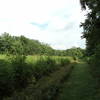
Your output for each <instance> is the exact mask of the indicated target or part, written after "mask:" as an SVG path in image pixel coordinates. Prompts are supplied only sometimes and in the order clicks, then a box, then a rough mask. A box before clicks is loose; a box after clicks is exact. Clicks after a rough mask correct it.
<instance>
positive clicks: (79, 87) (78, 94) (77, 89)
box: [57, 62, 100, 100]
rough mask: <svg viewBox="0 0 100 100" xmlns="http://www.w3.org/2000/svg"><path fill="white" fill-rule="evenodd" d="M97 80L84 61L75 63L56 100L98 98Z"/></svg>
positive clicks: (90, 99)
mask: <svg viewBox="0 0 100 100" xmlns="http://www.w3.org/2000/svg"><path fill="white" fill-rule="evenodd" d="M96 86H97V82H96V80H95V79H93V78H92V76H91V74H90V71H89V67H88V65H87V64H86V63H84V62H80V63H77V64H76V66H75V68H74V69H73V71H72V74H71V76H70V77H69V80H67V82H65V83H64V86H63V87H64V89H63V90H62V92H61V94H60V96H59V97H58V99H57V100H100V94H98V93H97V89H96Z"/></svg>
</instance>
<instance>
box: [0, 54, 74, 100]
mask: <svg viewBox="0 0 100 100" xmlns="http://www.w3.org/2000/svg"><path fill="white" fill-rule="evenodd" d="M35 57H36V58H35ZM34 59H36V60H34ZM71 59H72V58H70V57H69V58H68V57H54V56H53V57H48V56H41V57H40V56H32V57H30V56H28V57H25V56H23V55H22V56H20V55H17V56H10V57H9V56H4V55H3V56H1V58H0V100H2V99H3V98H4V97H6V96H11V95H12V93H13V92H14V93H17V94H14V95H19V93H20V92H22V91H23V89H24V88H26V92H25V93H27V92H30V91H31V90H30V89H28V88H29V87H30V88H31V89H32V90H34V91H33V92H32V94H34V93H37V94H34V95H32V98H35V97H36V98H37V97H38V96H39V93H38V92H39V91H41V92H42V91H43V90H44V89H46V87H45V88H43V90H41V89H39V88H40V86H43V85H44V86H45V85H46V84H49V85H48V86H47V88H48V89H47V90H46V91H47V92H50V91H51V87H52V86H51V85H54V82H55V81H57V80H58V81H59V82H60V81H61V80H62V79H63V78H64V76H66V75H67V74H68V73H69V71H70V69H71V68H72V66H70V67H69V64H70V62H71ZM68 68H69V70H68ZM54 73H56V74H55V75H54V76H52V77H51V76H50V75H52V74H54ZM60 73H61V74H60ZM49 76H50V77H49ZM56 76H59V77H56ZM48 77H49V78H48ZM45 78H46V80H52V81H51V82H50V83H49V81H46V80H44V79H45ZM60 78H61V79H60ZM41 80H44V81H43V83H41ZM59 82H57V84H55V88H53V89H54V90H52V91H56V89H57V88H59V84H60V83H59ZM38 84H39V86H37V85H38ZM31 85H32V86H31ZM35 88H36V89H35ZM37 89H39V90H38V92H36V91H37ZM24 91H25V90H24ZM24 91H23V92H22V93H24ZM52 91H51V92H50V93H52ZM55 93H56V92H55ZM55 93H54V94H55ZM43 94H44V92H43ZM54 94H48V95H47V94H44V96H45V95H46V98H49V96H51V97H52V96H53V95H54ZM25 96H27V97H25ZM42 96H43V95H40V97H39V98H44V97H42ZM19 97H20V98H23V99H16V100H24V97H25V98H28V99H27V100H30V99H29V98H30V96H29V95H28V94H27V95H24V94H20V96H19ZM14 98H16V96H14ZM6 100H7V99H6ZM11 100H12V99H11ZM14 100H15V99H14ZM35 100H41V99H35ZM47 100H48V99H47Z"/></svg>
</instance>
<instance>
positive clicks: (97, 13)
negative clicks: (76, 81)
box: [80, 0, 100, 75]
mask: <svg viewBox="0 0 100 100" xmlns="http://www.w3.org/2000/svg"><path fill="white" fill-rule="evenodd" d="M80 1H81V5H82V8H83V9H85V10H86V9H89V11H88V14H87V18H86V20H85V22H84V23H82V24H81V26H82V27H83V29H84V31H83V38H86V45H87V50H86V53H87V56H89V57H90V64H91V67H93V68H92V69H93V72H95V74H97V75H100V60H99V59H100V0H80Z"/></svg>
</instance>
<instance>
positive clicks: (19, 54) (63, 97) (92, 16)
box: [0, 0, 100, 100]
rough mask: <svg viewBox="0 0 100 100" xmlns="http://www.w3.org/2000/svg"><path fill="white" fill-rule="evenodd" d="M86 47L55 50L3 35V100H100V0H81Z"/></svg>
mask: <svg viewBox="0 0 100 100" xmlns="http://www.w3.org/2000/svg"><path fill="white" fill-rule="evenodd" d="M80 6H81V8H82V11H83V10H84V11H87V10H88V13H87V14H86V19H85V21H84V22H82V23H80V27H82V28H83V32H82V38H85V39H86V48H85V49H82V48H80V47H72V48H70V49H66V50H56V49H53V48H52V47H51V46H50V45H49V44H46V43H41V42H40V41H38V40H34V39H30V38H27V37H25V36H23V35H21V36H12V35H11V34H10V33H7V32H4V33H3V34H1V35H0V100H99V99H100V86H99V84H100V0H80Z"/></svg>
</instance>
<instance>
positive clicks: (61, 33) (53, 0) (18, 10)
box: [0, 0, 86, 49]
mask: <svg viewBox="0 0 100 100" xmlns="http://www.w3.org/2000/svg"><path fill="white" fill-rule="evenodd" d="M85 13H86V12H82V11H81V7H80V4H79V0H0V34H2V33H3V32H8V33H10V34H11V35H15V36H20V35H24V36H26V37H28V38H31V39H36V40H39V41H41V42H44V43H48V44H50V45H51V46H52V47H53V48H55V49H67V48H71V47H74V46H76V47H81V48H84V47H85V40H84V39H83V40H82V39H81V38H80V36H81V35H82V34H81V33H82V31H83V30H82V28H80V27H79V25H80V22H83V21H84V19H85V16H84V14H85Z"/></svg>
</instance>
